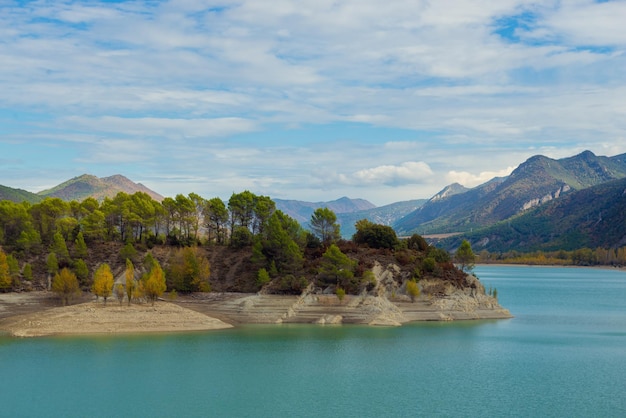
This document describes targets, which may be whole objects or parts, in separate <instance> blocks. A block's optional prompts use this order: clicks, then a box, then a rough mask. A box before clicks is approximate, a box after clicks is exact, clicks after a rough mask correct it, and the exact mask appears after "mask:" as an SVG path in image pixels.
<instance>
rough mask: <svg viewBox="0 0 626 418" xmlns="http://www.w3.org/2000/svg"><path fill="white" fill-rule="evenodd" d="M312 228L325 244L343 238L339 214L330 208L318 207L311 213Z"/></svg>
mask: <svg viewBox="0 0 626 418" xmlns="http://www.w3.org/2000/svg"><path fill="white" fill-rule="evenodd" d="M311 229H312V230H313V233H314V234H315V235H316V236H317V237H318V238H319V239H320V241H322V243H323V244H324V245H329V244H332V243H333V242H335V241H337V240H339V238H341V233H340V230H341V229H340V226H339V224H338V223H337V215H335V212H333V211H332V210H330V209H329V208H317V209H315V212H313V215H311Z"/></svg>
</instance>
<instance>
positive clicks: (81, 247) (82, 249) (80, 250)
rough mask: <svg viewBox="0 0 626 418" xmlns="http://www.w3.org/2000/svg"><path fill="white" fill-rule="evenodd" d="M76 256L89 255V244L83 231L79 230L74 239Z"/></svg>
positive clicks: (83, 256) (84, 256)
mask: <svg viewBox="0 0 626 418" xmlns="http://www.w3.org/2000/svg"><path fill="white" fill-rule="evenodd" d="M74 256H75V257H78V258H86V257H87V244H86V243H85V237H84V236H83V233H82V232H79V233H78V235H76V239H75V240H74Z"/></svg>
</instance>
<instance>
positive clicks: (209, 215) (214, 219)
mask: <svg viewBox="0 0 626 418" xmlns="http://www.w3.org/2000/svg"><path fill="white" fill-rule="evenodd" d="M202 214H203V215H204V226H205V227H206V228H207V231H208V235H209V236H208V238H209V242H211V241H213V239H215V241H216V242H217V243H218V244H223V243H224V240H225V237H226V233H225V232H226V225H227V223H228V209H226V205H225V204H224V201H222V199H220V198H219V197H215V198H213V199H209V200H207V201H206V202H205V204H204V209H203V211H202Z"/></svg>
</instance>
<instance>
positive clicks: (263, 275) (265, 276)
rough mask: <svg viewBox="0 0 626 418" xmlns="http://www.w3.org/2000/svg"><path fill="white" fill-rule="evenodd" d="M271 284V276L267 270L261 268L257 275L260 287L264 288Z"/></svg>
mask: <svg viewBox="0 0 626 418" xmlns="http://www.w3.org/2000/svg"><path fill="white" fill-rule="evenodd" d="M269 282H270V274H269V273H268V272H267V270H266V269H265V268H260V269H259V271H258V273H257V275H256V283H257V284H258V285H259V287H263V286H265V285H266V284H268V283H269Z"/></svg>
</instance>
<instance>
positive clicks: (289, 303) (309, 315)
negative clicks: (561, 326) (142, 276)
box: [0, 291, 513, 337]
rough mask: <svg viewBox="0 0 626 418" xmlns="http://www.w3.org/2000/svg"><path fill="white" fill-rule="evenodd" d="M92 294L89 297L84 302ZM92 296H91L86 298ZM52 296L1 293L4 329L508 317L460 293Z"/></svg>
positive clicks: (57, 331)
mask: <svg viewBox="0 0 626 418" xmlns="http://www.w3.org/2000/svg"><path fill="white" fill-rule="evenodd" d="M84 299H86V297H83V300H84ZM87 299H89V298H87ZM57 301H58V300H57V299H56V298H55V297H54V296H53V294H52V293H50V292H44V291H41V292H29V293H18V294H7V293H5V294H0V332H8V333H9V335H11V336H13V337H41V336H53V335H97V334H109V335H111V334H141V333H163V332H165V333H170V332H190V331H210V330H218V329H227V328H232V327H235V326H237V325H245V324H290V323H291V324H319V325H324V324H362V325H370V326H401V325H403V324H405V323H409V322H426V321H459V320H477V319H509V318H512V317H513V316H512V315H511V314H510V312H509V311H508V310H506V309H504V308H502V307H501V306H500V305H499V304H498V303H497V301H495V299H493V298H491V297H488V296H484V295H477V296H472V297H468V296H466V295H465V294H462V293H460V292H459V293H454V294H452V295H449V296H447V297H443V298H429V297H425V296H422V297H420V298H418V299H416V300H415V302H411V301H410V300H409V299H408V298H405V299H403V298H399V299H397V300H393V301H390V300H388V299H387V298H386V297H380V296H364V295H362V296H354V295H346V297H345V299H344V300H342V301H339V299H338V298H337V297H336V296H335V295H318V294H303V295H300V296H287V295H261V294H241V293H205V294H192V295H186V296H182V297H180V298H179V299H177V300H175V301H167V302H166V301H163V300H159V301H158V302H157V303H156V304H155V305H154V306H151V305H150V304H132V305H131V306H127V305H126V304H124V305H120V304H119V303H118V302H117V301H116V300H114V299H113V300H110V301H109V302H108V303H107V305H106V306H104V304H103V302H101V301H100V302H95V301H94V300H93V298H90V300H89V301H87V302H83V303H78V304H75V305H70V306H65V307H60V306H58V305H57V306H53V304H54V303H55V302H56V303H57V304H58V302H57Z"/></svg>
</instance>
